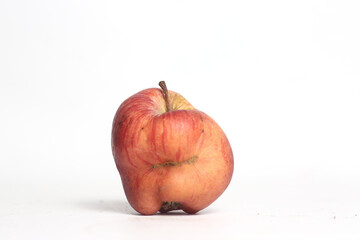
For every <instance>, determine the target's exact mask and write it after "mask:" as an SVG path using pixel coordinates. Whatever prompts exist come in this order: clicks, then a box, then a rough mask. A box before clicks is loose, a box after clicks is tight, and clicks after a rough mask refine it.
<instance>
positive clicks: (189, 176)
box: [111, 81, 234, 214]
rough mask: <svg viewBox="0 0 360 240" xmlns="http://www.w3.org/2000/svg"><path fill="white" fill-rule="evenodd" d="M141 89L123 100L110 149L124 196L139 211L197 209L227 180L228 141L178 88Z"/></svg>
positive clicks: (230, 162)
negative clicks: (170, 89)
mask: <svg viewBox="0 0 360 240" xmlns="http://www.w3.org/2000/svg"><path fill="white" fill-rule="evenodd" d="M159 85H160V87H161V89H158V88H151V89H146V90H143V91H141V92H139V93H137V94H135V95H133V96H131V97H130V98H128V99H127V100H125V101H124V102H123V103H122V104H121V105H120V107H119V109H118V110H117V112H116V115H115V118H114V121H113V126H112V141H111V144H112V152H113V156H114V159H115V163H116V166H117V169H118V171H119V173H120V176H121V180H122V184H123V187H124V190H125V194H126V197H127V199H128V201H129V203H130V204H131V206H132V207H133V208H134V209H135V210H136V211H138V212H139V213H141V214H155V213H156V212H158V211H160V212H167V211H171V210H176V209H182V210H183V211H185V212H187V213H196V212H198V211H200V210H202V209H204V208H206V207H207V206H209V205H210V204H211V203H212V202H214V201H215V200H216V199H217V198H218V197H219V196H220V195H221V194H222V193H223V192H224V191H225V189H226V187H227V186H228V185H229V183H230V180H231V177H232V173H233V168H234V162H233V154H232V150H231V147H230V143H229V141H228V139H227V137H226V136H225V134H224V132H223V131H222V130H221V128H220V127H219V126H218V125H217V123H216V122H215V121H214V120H213V119H211V118H210V117H209V116H207V115H206V114H205V113H203V112H201V111H199V110H196V109H195V108H194V107H193V106H192V105H191V104H190V103H189V102H188V101H187V100H186V99H185V98H183V97H182V96H181V95H180V94H178V93H176V92H173V91H168V90H167V88H166V85H165V82H163V81H161V82H160V83H159Z"/></svg>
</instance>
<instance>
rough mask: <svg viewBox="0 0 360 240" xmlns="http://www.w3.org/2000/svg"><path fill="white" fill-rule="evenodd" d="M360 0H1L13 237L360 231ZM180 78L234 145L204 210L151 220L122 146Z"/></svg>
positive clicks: (1, 199)
mask: <svg viewBox="0 0 360 240" xmlns="http://www.w3.org/2000/svg"><path fill="white" fill-rule="evenodd" d="M359 11H360V3H359V2H358V1H355V0H354V1H319V0H315V1H60V2H55V1H50V2H49V1H20V0H19V1H1V2H0V29H1V31H0V53H1V54H0V66H1V67H0V109H1V112H0V116H1V118H0V121H1V124H0V146H1V148H0V194H1V195H0V238H1V239H105V237H106V239H145V238H146V239H153V238H156V239H183V238H184V237H187V238H189V239H190V238H195V237H196V238H197V239H239V238H240V237H247V238H251V239H304V238H306V239H323V238H325V237H326V239H359V237H360V230H359V229H360V220H359V218H360V216H359V214H360V204H359V202H360V188H359V184H360V176H359V169H360V161H359V160H360V148H359V146H360V124H359V122H360V107H359V105H360V71H359V66H360V58H359V56H360V45H359V42H360V31H359V30H358V29H359V25H360V15H359V14H358V13H359ZM159 80H166V81H167V84H168V87H169V89H171V90H174V91H177V92H179V93H181V94H182V95H183V96H184V97H186V98H187V99H188V100H189V101H190V102H191V103H192V104H193V105H194V106H195V107H197V108H198V109H200V110H202V111H204V112H205V113H207V114H208V115H210V116H211V117H213V118H214V119H215V120H216V121H217V122H218V123H219V124H220V126H221V127H222V128H223V129H224V131H225V132H226V134H227V136H228V138H229V140H230V142H231V144H232V147H233V151H234V156H235V171H234V177H233V181H232V183H231V185H230V186H229V188H228V190H227V191H226V192H225V193H224V195H222V196H221V197H220V198H219V199H218V200H217V201H216V202H215V203H214V204H213V205H211V206H210V207H209V208H208V209H206V210H204V211H202V212H200V213H199V214H198V215H192V216H191V215H184V214H177V213H175V214H170V215H155V216H147V217H144V216H139V215H137V214H136V213H135V212H134V211H133V210H132V209H131V208H130V206H129V205H128V203H127V202H126V200H125V196H124V193H123V190H122V186H121V182H120V178H119V176H118V173H117V171H116V169H115V164H114V163H113V159H112V155H111V149H110V131H111V122H112V118H113V116H114V114H115V111H116V109H117V107H118V106H119V105H120V103H121V102H122V101H123V100H125V99H126V98H127V97H129V96H130V95H132V94H134V93H136V92H138V91H140V90H142V89H144V88H149V87H156V86H157V83H158V81H159Z"/></svg>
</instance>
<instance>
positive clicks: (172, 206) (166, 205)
mask: <svg viewBox="0 0 360 240" xmlns="http://www.w3.org/2000/svg"><path fill="white" fill-rule="evenodd" d="M178 209H181V204H180V203H179V202H163V204H162V205H161V208H160V210H159V211H160V212H161V213H166V212H169V211H172V210H178Z"/></svg>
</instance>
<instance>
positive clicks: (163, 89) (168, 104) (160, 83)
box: [159, 81, 172, 112]
mask: <svg viewBox="0 0 360 240" xmlns="http://www.w3.org/2000/svg"><path fill="white" fill-rule="evenodd" d="M159 86H160V87H161V89H162V91H163V95H164V98H165V104H166V109H167V112H170V111H171V110H172V109H171V105H170V98H169V91H168V89H167V87H166V83H165V81H160V82H159Z"/></svg>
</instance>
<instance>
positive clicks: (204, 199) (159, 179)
mask: <svg viewBox="0 0 360 240" xmlns="http://www.w3.org/2000/svg"><path fill="white" fill-rule="evenodd" d="M198 162H201V159H198V161H196V162H194V163H191V162H190V163H185V164H180V165H171V164H163V166H161V167H159V166H157V165H153V166H150V167H149V168H148V169H144V170H143V171H141V173H140V174H138V175H136V176H129V175H128V174H126V172H124V173H123V174H121V176H122V182H123V186H124V190H125V193H126V196H127V198H128V201H129V203H130V204H131V206H132V207H133V208H134V209H135V210H136V211H138V212H139V213H141V214H147V215H150V214H155V213H156V212H158V211H160V212H168V211H171V210H177V209H182V210H183V211H184V212H186V213H189V214H194V213H196V212H198V211H200V210H202V209H204V208H206V207H207V206H209V205H210V204H211V203H212V202H213V201H215V200H216V199H217V198H218V197H219V196H220V195H221V194H222V193H223V191H224V190H225V189H226V187H227V186H228V184H229V183H230V179H231V177H229V176H228V174H229V171H226V169H221V168H220V169H219V167H218V166H217V167H215V165H214V164H208V166H207V168H202V164H200V163H199V164H198ZM154 166H156V167H154ZM204 169H206V170H204ZM214 179H216V181H214Z"/></svg>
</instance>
